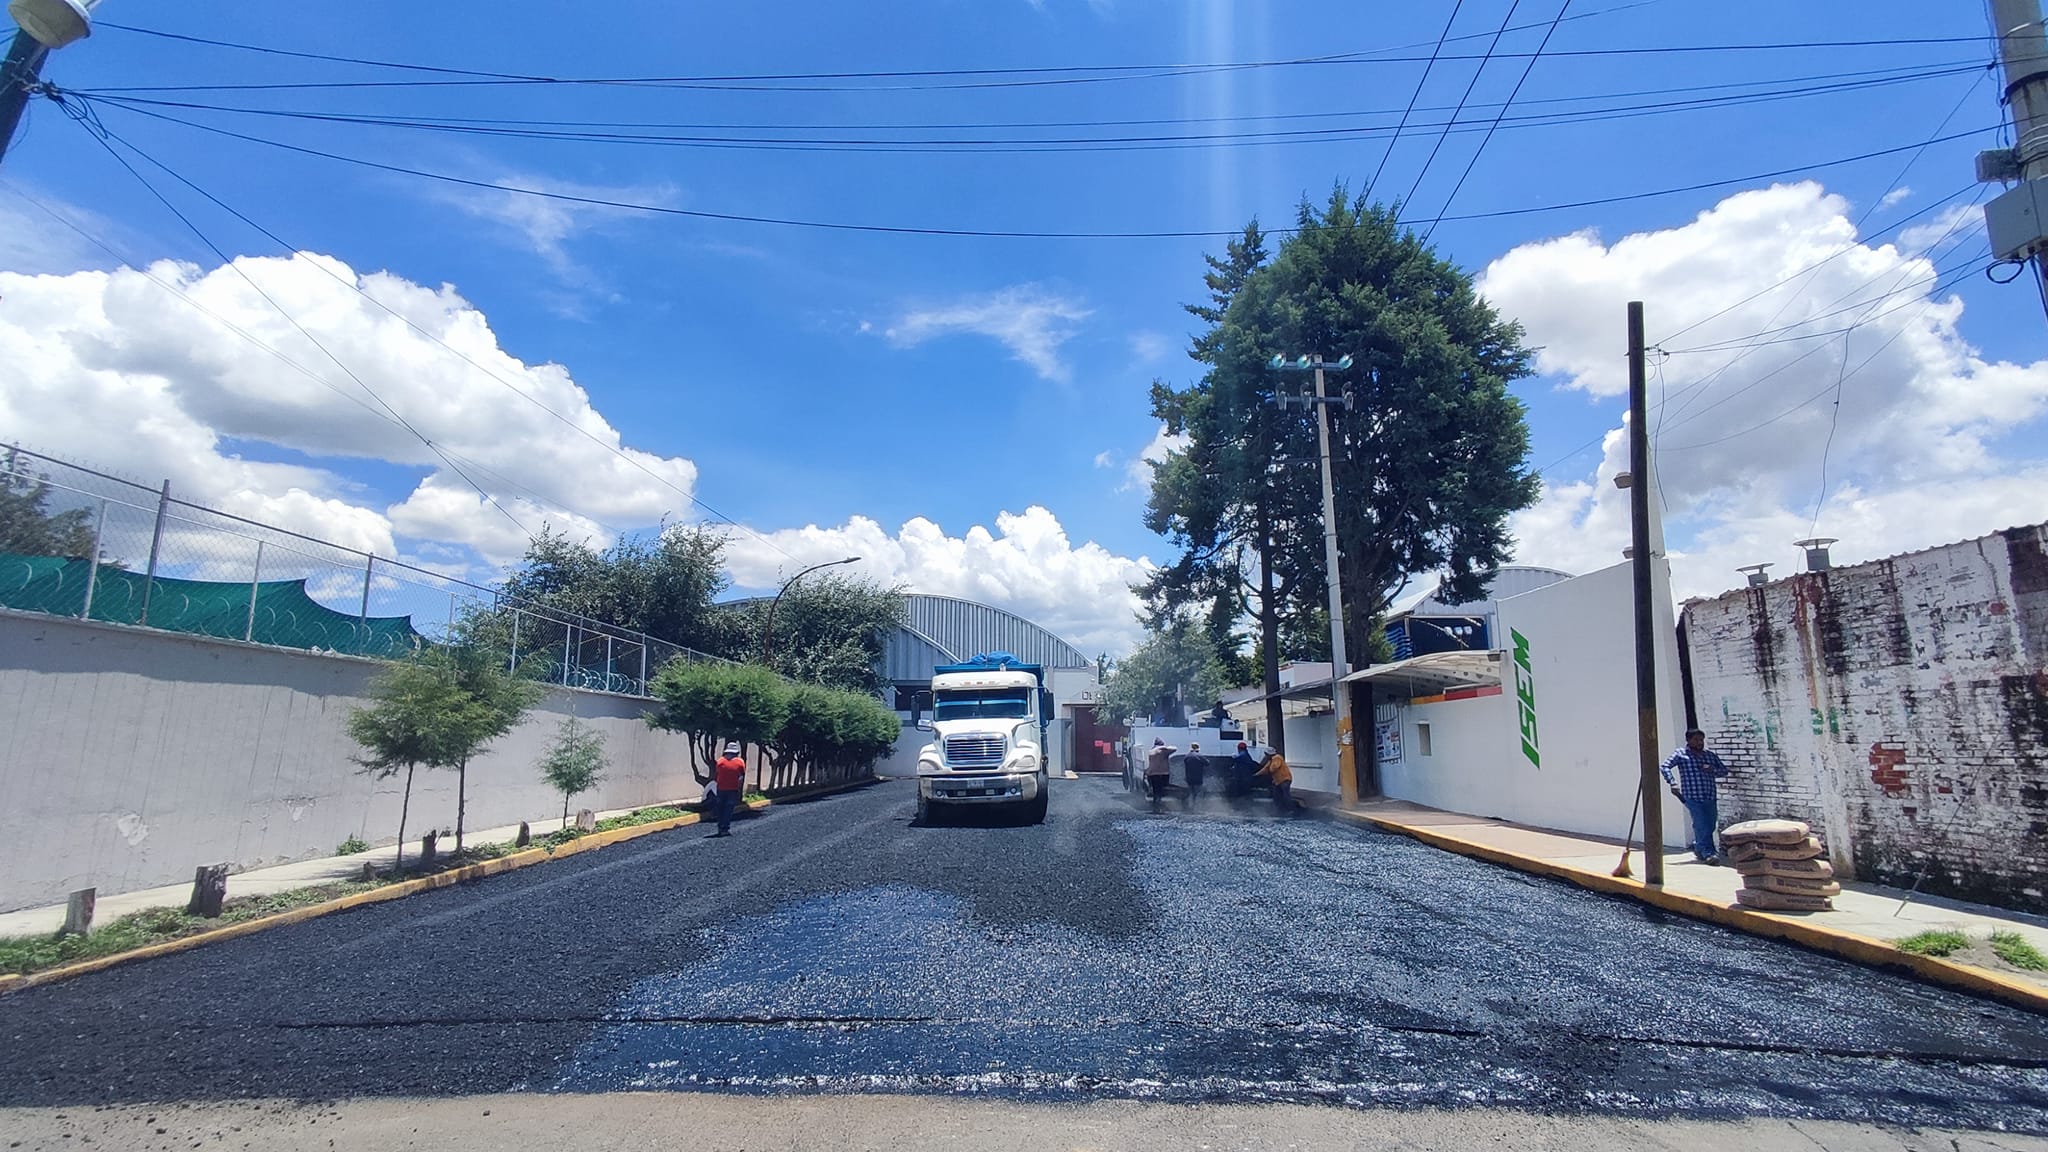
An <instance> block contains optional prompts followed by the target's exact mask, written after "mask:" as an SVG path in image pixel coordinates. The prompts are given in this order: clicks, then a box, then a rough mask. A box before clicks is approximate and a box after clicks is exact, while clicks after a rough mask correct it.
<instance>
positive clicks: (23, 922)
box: [0, 800, 696, 936]
mask: <svg viewBox="0 0 2048 1152" xmlns="http://www.w3.org/2000/svg"><path fill="white" fill-rule="evenodd" d="M695 803H696V801H695V800H670V801H663V802H662V803H659V804H642V805H640V806H639V807H638V808H618V809H612V810H608V811H604V812H599V813H598V814H597V818H598V819H599V820H607V819H610V818H611V817H613V816H624V815H626V814H627V813H630V812H636V811H639V809H640V808H660V807H667V806H673V807H677V808H688V807H689V806H690V805H693V804H695ZM574 820H575V813H574V810H573V809H572V810H571V813H570V819H569V820H568V821H564V820H562V819H561V818H560V817H555V818H552V819H546V820H531V821H528V822H527V828H528V830H529V832H530V833H531V834H532V836H533V838H534V839H536V840H538V839H540V838H541V837H543V836H545V835H547V834H548V833H550V832H555V831H558V830H560V829H561V828H562V827H563V826H564V825H565V824H566V823H573V822H574ZM424 831H425V829H422V833H424ZM518 838H519V825H517V824H513V825H509V826H507V827H503V828H485V829H481V830H478V831H465V832H464V833H463V837H462V841H463V843H464V844H465V845H469V846H483V845H488V844H510V843H511V842H512V841H514V840H517V839H518ZM441 845H442V846H443V848H444V849H445V850H446V851H451V852H452V851H454V848H455V841H454V839H453V838H452V837H445V836H444V837H442V838H441ZM419 850H420V842H419V839H418V837H413V838H411V839H409V840H407V841H406V846H405V856H406V859H408V860H412V859H416V858H417V857H418V855H419ZM397 857H398V846H397V845H396V844H386V845H385V846H383V847H381V848H371V849H369V850H368V851H365V852H358V853H356V854H354V855H352V856H327V857H323V858H321V859H318V860H301V861H298V862H297V863H294V864H279V865H277V866H275V867H272V868H256V869H251V870H250V871H247V872H237V873H235V874H234V875H232V876H229V877H228V899H230V900H233V899H235V898H236V897H239V896H267V895H270V894H271V893H273V892H289V891H291V890H292V889H294V888H311V887H314V886H316V885H320V884H332V883H334V882H336V881H339V880H356V879H360V878H361V877H362V874H363V865H364V864H371V865H374V866H376V867H377V868H380V869H381V868H389V867H390V866H391V864H392V862H393V861H394V860H396V859H397ZM191 898H192V885H191V884H190V883H189V882H188V883H185V884H172V885H167V886H165V887H162V888H143V889H140V890H138V891H134V892H122V893H120V894H118V895H112V896H107V895H102V896H101V897H100V898H99V900H98V902H97V904H96V906H95V908H94V910H93V923H95V924H105V923H107V922H108V921H111V920H115V919H118V918H120V917H122V916H126V915H128V914H129V913H131V912H141V911H143V910H144V909H148V908H183V907H184V906H185V904H186V902H187V901H189V900H191ZM63 926H64V905H62V904H52V905H49V906H47V907H43V908H23V909H21V910H20V911H17V912H0V936H44V935H48V934H49V933H52V932H55V931H56V930H57V929H59V928H62V927H63Z"/></svg>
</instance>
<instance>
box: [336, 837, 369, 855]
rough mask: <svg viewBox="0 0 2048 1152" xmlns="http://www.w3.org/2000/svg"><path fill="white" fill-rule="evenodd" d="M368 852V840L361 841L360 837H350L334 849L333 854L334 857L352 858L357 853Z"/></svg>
mask: <svg viewBox="0 0 2048 1152" xmlns="http://www.w3.org/2000/svg"><path fill="white" fill-rule="evenodd" d="M369 850H370V842H369V841H368V840H365V839H363V838H362V837H361V836H350V837H349V838H348V839H346V840H343V841H342V842H341V843H340V845H338V846H337V847H336V848H335V849H334V854H335V855H336V856H353V855H355V854H356V853H358V852H368V851H369Z"/></svg>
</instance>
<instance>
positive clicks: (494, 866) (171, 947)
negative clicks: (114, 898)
mask: <svg viewBox="0 0 2048 1152" xmlns="http://www.w3.org/2000/svg"><path fill="white" fill-rule="evenodd" d="M877 779H878V778H870V779H866V780H852V781H848V782H846V783H843V784H827V785H825V786H823V787H821V788H810V789H806V790H804V791H802V792H792V793H789V794H787V795H784V796H777V797H774V798H773V799H765V800H756V801H753V802H751V803H748V804H745V805H743V807H745V808H746V810H747V811H749V812H758V811H760V810H761V809H763V808H772V807H774V806H775V805H776V804H787V803H790V802H792V801H796V800H807V799H810V798H811V797H814V796H828V795H831V794H832V793H835V792H850V791H852V790H853V789H855V788H865V787H867V786H868V785H870V784H874V783H876V782H877ZM648 807H659V805H648ZM702 820H703V817H702V816H701V815H699V814H698V813H695V812H685V813H684V814H682V815H681V816H674V817H670V818H669V819H667V820H655V821H652V822H650V823H647V824H635V825H632V826H631V827H627V828H613V829H611V830H609V831H605V832H593V833H591V834H590V835H588V836H579V837H577V838H576V839H574V840H571V841H569V842H568V843H566V844H563V845H561V846H559V847H554V848H549V847H541V848H528V849H527V850H525V851H524V852H514V853H512V854H511V855H509V856H500V857H498V858H497V859H495V860H484V861H481V862H479V863H476V864H465V865H463V866H462V867H460V868H450V869H449V870H448V871H446V872H436V873H434V874H433V875H432V876H421V877H419V878H418V879H416V880H402V881H400V882H398V883H396V884H386V885H384V886H383V887H382V888H372V889H370V890H369V891H367V892H357V893H354V894H352V895H349V896H342V897H338V898H336V899H333V900H328V901H324V902H322V903H319V904H308V905H306V906H305V907H303V908H293V909H291V910H290V911H287V912H279V913H278V914H276V915H274V916H264V917H262V918H260V919H256V920H244V921H243V922H241V923H240V924H230V925H228V926H227V927H225V928H215V929H212V930H210V931H206V932H195V933H193V934H192V935H190V936H180V937H179V938H177V939H176V940H166V941H164V942H163V943H161V944H149V945H145V946H144V947H141V948H132V949H130V950H128V951H126V952H116V953H114V954H113V955H111V956H97V957H94V958H93V959H91V960H81V961H79V962H78V963H76V964H66V965H63V966H61V967H57V968H45V969H43V970H42V971H41V972H31V973H29V974H27V975H25V976H23V975H5V976H0V996H5V995H7V994H8V993H11V992H19V991H21V990H22V989H24V988H34V987H36V986H38V985H42V984H55V983H56V982H58V981H59V980H69V979H71V978H72V977H74V976H86V975H90V974H92V973H94V972H100V971H104V970H105V969H108V968H113V967H116V966H118V965H122V964H132V963H135V962H137V961H141V960H151V959H154V958H156V957H158V956H169V955H171V954H172V953H175V952H185V951H189V950H190V949H193V948H197V947H200V946H201V945H205V944H217V943H219V942H221V941H224V940H233V939H235V938H237V937H240V936H247V935H250V934H252V933H255V932H262V931H264V930H266V929H269V928H282V927H284V926H285V925H287V924H297V923H299V922H301V921H304V920H311V919H313V918H315V917H317V916H330V915H333V914H334V913H336V912H346V911H348V910H349V909H351V908H361V907H364V906H366V905H370V904H382V903H384V902H385V901H387V900H399V899H403V898H404V897H407V896H412V895H416V894H418V893H421V892H429V891H432V890H433V889H436V888H447V887H450V886H452V885H456V884H460V883H463V882H464V881H467V880H481V879H483V878H484V877H486V876H496V875H498V874H499V873H501V872H510V871H512V870H513V869H515V868H525V867H527V866H528V865H532V864H543V863H546V862H547V861H550V860H559V859H561V858H562V857H565V856H574V855H576V854H577V853H579V852H595V851H596V850H598V849H599V848H603V847H605V846H607V845H611V844H622V843H624V842H626V841H628V840H637V839H639V838H640V837H642V836H652V835H654V834H655V833H657V832H668V831H672V830H674V829H677V828H683V827H687V826H689V825H691V824H697V823H700V822H702ZM309 887H318V885H309Z"/></svg>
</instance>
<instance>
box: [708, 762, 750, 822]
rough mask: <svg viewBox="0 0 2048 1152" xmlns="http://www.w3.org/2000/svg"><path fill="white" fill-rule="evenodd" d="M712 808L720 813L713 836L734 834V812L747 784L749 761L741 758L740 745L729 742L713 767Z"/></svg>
mask: <svg viewBox="0 0 2048 1152" xmlns="http://www.w3.org/2000/svg"><path fill="white" fill-rule="evenodd" d="M711 786H712V787H713V788H714V789H715V791H714V792H712V794H711V807H712V810H713V811H715V812H717V813H718V831H717V832H714V833H712V835H713V836H730V835H732V813H733V809H734V808H736V807H738V806H739V802H740V791H741V789H743V788H745V787H746V786H747V762H746V761H745V760H742V759H740V746H739V745H738V744H736V743H728V744H726V746H725V753H724V755H722V756H720V757H719V758H718V762H717V763H716V764H714V765H712V767H711Z"/></svg>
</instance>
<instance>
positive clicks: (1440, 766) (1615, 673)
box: [1380, 561, 1687, 848]
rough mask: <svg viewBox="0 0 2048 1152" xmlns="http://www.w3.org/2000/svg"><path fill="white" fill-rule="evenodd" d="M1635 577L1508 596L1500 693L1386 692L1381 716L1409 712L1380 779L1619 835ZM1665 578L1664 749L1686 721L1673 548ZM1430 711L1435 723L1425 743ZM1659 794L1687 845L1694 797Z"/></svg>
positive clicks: (1630, 769)
mask: <svg viewBox="0 0 2048 1152" xmlns="http://www.w3.org/2000/svg"><path fill="white" fill-rule="evenodd" d="M1631 579H1632V577H1631V574H1630V570H1629V565H1627V564H1625V563H1624V564H1618V565H1615V566H1614V567H1611V568H1603V569H1601V570H1600V571H1598V572H1590V573H1587V574H1586V575H1584V576H1575V577H1573V578H1572V579H1570V580H1564V581H1560V582H1559V583H1556V584H1552V585H1549V586H1548V587H1544V588H1539V589H1536V590H1535V591H1532V592H1525V593H1523V594H1521V595H1519V596H1511V597H1509V598H1507V599H1505V600H1502V601H1501V602H1500V632H1501V634H1500V637H1499V642H1500V644H1501V645H1502V647H1504V648H1505V649H1506V652H1505V654H1504V655H1503V656H1502V658H1501V679H1502V686H1501V693H1500V695H1498V696H1481V697H1477V698H1473V699H1466V700H1448V701H1442V702H1438V703H1431V704H1402V705H1395V706H1392V707H1389V706H1386V705H1382V706H1381V708H1380V715H1381V718H1382V719H1385V718H1386V717H1387V714H1388V713H1389V712H1393V713H1396V714H1398V716H1399V722H1400V724H1401V741H1402V750H1401V752H1402V756H1401V762H1400V763H1398V764H1382V765H1380V787H1381V791H1382V792H1384V793H1385V794H1386V795H1387V796H1389V797H1392V798H1394V799H1398V800H1409V801H1413V802H1414V803H1417V804H1427V805H1429V806H1431V807H1433V808H1444V809H1449V810H1451V811H1454V812H1465V813H1470V814H1472V815H1476V816H1490V817H1494V818H1496V819H1501V820H1509V821H1513V822H1515V823H1517V824H1528V825H1533V826H1535V827H1539V828H1554V829H1557V830H1559V831H1563V832H1579V833H1584V834H1588V835H1594V836H1609V837H1613V838H1614V839H1615V840H1617V841H1618V840H1620V839H1621V838H1622V836H1623V835H1625V834H1626V833H1627V832H1628V828H1629V820H1630V817H1631V816H1632V815H1633V813H1634V812H1635V810H1636V809H1635V797H1636V782H1637V780H1638V767H1637V751H1636V672H1635V614H1634V613H1635V609H1634V607H1633V605H1634V594H1633V590H1632V589H1633V585H1632V583H1631ZM1654 587H1655V590H1656V593H1657V595H1656V603H1655V625H1656V635H1657V670H1658V677H1657V711H1658V735H1659V738H1660V741H1661V743H1662V746H1663V747H1662V749H1661V752H1660V759H1661V757H1662V756H1664V755H1669V754H1670V752H1671V751H1672V750H1674V749H1676V748H1677V747H1678V746H1679V745H1681V744H1682V743H1683V742H1684V733H1685V706H1684V697H1683V694H1682V691H1681V689H1680V686H1679V683H1680V682H1679V673H1678V633H1677V628H1676V625H1675V623H1674V619H1673V613H1672V609H1671V595H1670V577H1669V569H1668V568H1667V566H1666V565H1665V564H1664V563H1663V562H1661V561H1660V562H1659V563H1658V565H1657V566H1656V569H1655V585H1654ZM1511 630H1512V631H1518V632H1520V633H1521V634H1522V635H1523V636H1524V637H1525V638H1526V639H1527V640H1528V642H1529V663H1530V671H1531V673H1532V674H1533V675H1532V677H1531V681H1532V687H1533V689H1534V692H1533V696H1534V700H1535V713H1536V730H1537V753H1538V759H1539V760H1540V761H1541V766H1540V767H1539V766H1538V765H1535V764H1531V763H1530V762H1529V760H1528V758H1527V757H1526V756H1525V755H1524V754H1523V752H1522V741H1521V714H1520V708H1519V702H1518V699H1517V696H1516V685H1515V669H1514V640H1513V637H1512V635H1511ZM1418 723H1427V724H1429V726H1430V742H1431V745H1432V747H1431V752H1432V753H1433V754H1432V755H1430V756H1427V757H1425V756H1423V755H1421V750H1420V747H1419V745H1418V740H1417V733H1416V725H1417V724H1418ZM1659 795H1660V796H1661V797H1663V800H1664V841H1665V843H1666V844H1668V845H1673V846H1677V847H1681V848H1682V847H1683V846H1684V845H1685V841H1686V819H1687V818H1686V815H1685V809H1684V808H1683V807H1682V806H1681V805H1680V804H1679V803H1678V802H1677V801H1676V800H1673V799H1672V798H1671V796H1670V794H1669V793H1668V792H1663V791H1660V792H1659ZM1636 832H1637V835H1638V836H1640V835H1641V832H1642V830H1641V828H1640V827H1638V828H1637V830H1636Z"/></svg>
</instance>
